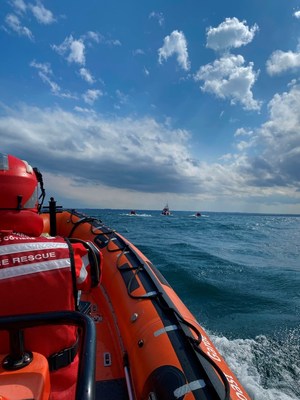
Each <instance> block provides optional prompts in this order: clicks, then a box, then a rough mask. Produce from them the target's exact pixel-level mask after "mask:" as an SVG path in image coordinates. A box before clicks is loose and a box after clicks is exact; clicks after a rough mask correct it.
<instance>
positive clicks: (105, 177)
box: [0, 68, 300, 212]
mask: <svg viewBox="0 0 300 400" xmlns="http://www.w3.org/2000/svg"><path fill="white" fill-rule="evenodd" d="M46 69H47V68H46ZM299 105H300V89H299V88H297V87H296V86H295V87H293V88H292V89H291V90H290V91H289V92H287V93H284V94H282V95H277V96H275V97H274V99H273V101H272V102H271V103H270V119H269V121H268V122H266V124H264V125H263V126H262V128H261V130H260V131H259V132H256V138H257V140H256V142H255V143H254V142H252V143H251V145H252V146H253V147H255V146H257V151H256V154H258V155H259V156H257V157H255V158H253V157H252V156H251V155H250V154H251V153H253V152H250V151H249V153H248V154H247V153H246V152H247V149H249V142H248V144H247V140H246V139H247V136H246V137H245V140H244V142H241V144H240V150H241V151H243V154H227V155H224V157H223V160H220V162H218V163H212V164H208V163H205V162H200V161H198V160H195V159H193V157H192V156H191V153H190V150H189V137H190V135H189V133H188V132H187V131H185V130H180V129H173V128H172V127H171V126H170V125H169V124H162V123H159V122H157V121H155V120H154V119H151V118H141V119H132V118H119V119H118V118H115V119H105V118H103V117H102V116H100V115H98V114H97V113H95V112H94V111H93V112H92V111H91V110H88V109H80V108H78V112H76V113H70V112H66V111H63V110H61V109H59V108H56V109H51V108H47V109H44V110H43V109H41V108H37V107H23V108H22V109H17V108H16V107H15V108H14V109H8V108H6V109H5V110H4V109H3V110H2V112H1V114H0V140H1V148H2V151H5V152H7V153H13V154H18V155H19V156H20V157H22V158H24V159H27V160H28V161H29V162H30V163H31V165H34V166H38V167H39V169H40V170H41V171H42V173H43V174H44V175H45V176H46V177H49V176H50V175H52V178H53V180H52V181H51V182H52V183H51V182H50V186H51V187H49V184H48V182H47V181H46V182H45V183H46V188H47V193H48V194H49V196H50V195H52V194H53V192H55V195H59V196H64V197H65V198H68V199H69V201H72V199H74V198H77V199H79V204H80V206H81V207H84V206H85V205H86V204H89V206H91V207H99V204H100V203H101V207H103V206H106V207H111V206H112V203H111V201H112V198H113V199H115V202H114V205H113V206H114V207H121V206H122V205H125V204H126V202H123V200H122V199H123V198H124V197H123V196H125V197H126V199H127V201H128V203H127V204H130V201H131V205H130V206H129V208H132V207H133V204H136V203H134V202H135V201H136V200H135V199H137V198H138V199H139V201H142V203H140V204H143V206H144V207H147V206H146V203H147V201H149V202H150V203H149V206H148V208H153V207H154V208H155V207H156V206H157V204H158V203H157V202H158V199H161V197H162V195H163V201H165V198H166V197H165V195H164V194H166V193H172V200H173V201H174V199H175V198H176V199H177V200H178V201H180V202H182V204H183V205H184V207H187V204H190V205H192V202H190V201H191V199H193V201H195V204H196V198H198V200H199V199H200V197H201V199H202V200H203V199H206V200H207V203H206V204H207V205H209V204H212V202H214V201H216V199H219V201H221V202H222V204H223V206H222V207H223V210H224V209H225V208H224V204H225V203H227V204H232V199H235V201H236V202H238V201H239V199H240V200H241V202H242V203H243V202H244V201H249V202H251V198H253V197H256V196H258V197H261V198H263V199H264V202H265V203H266V204H267V203H268V199H272V196H273V198H274V197H276V196H277V198H278V197H279V196H281V197H284V198H285V199H287V198H288V199H290V198H293V199H295V203H296V200H297V198H298V199H299V200H300V192H297V190H298V191H299V182H300V179H299V173H300V172H299V171H300V167H299V160H300V157H299V149H300V144H299V133H298V126H299V122H300V121H299V118H300V117H299V116H300V113H299ZM290 117H292V118H293V119H292V120H291V118H290ZM240 133H242V132H240ZM252 138H253V137H252ZM252 138H250V137H249V139H252ZM36 149H38V151H37V150H36ZM258 150H260V151H258ZM120 171H121V173H120ZM162 171H163V173H162ZM100 172H103V173H100ZM58 175H59V177H58ZM60 182H61V183H62V184H60ZM99 196H100V197H99ZM99 199H101V202H100V203H99V201H100V200H99ZM243 199H244V200H243ZM159 201H161V200H159ZM150 204H151V206H150ZM198 204H199V202H198ZM201 204H203V202H202V203H201ZM236 204H237V203H236ZM135 207H136V206H135ZM235 207H236V205H235ZM295 207H296V206H295ZM191 208H193V207H192V206H191ZM236 210H237V208H235V211H236ZM268 210H269V212H270V208H269V209H268ZM277 210H278V208H277ZM295 210H296V208H295ZM252 211H253V208H252Z"/></svg>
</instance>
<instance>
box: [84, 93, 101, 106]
mask: <svg viewBox="0 0 300 400" xmlns="http://www.w3.org/2000/svg"><path fill="white" fill-rule="evenodd" d="M102 95H103V93H102V92H101V90H98V89H89V90H87V91H86V92H85V93H84V94H83V95H82V97H83V100H84V101H85V102H86V103H87V104H90V105H93V104H94V102H95V101H96V100H97V99H98V98H99V97H100V96H102Z"/></svg>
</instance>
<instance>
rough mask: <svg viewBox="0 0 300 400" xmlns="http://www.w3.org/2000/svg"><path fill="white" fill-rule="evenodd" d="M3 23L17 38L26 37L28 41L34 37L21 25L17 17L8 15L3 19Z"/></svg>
mask: <svg viewBox="0 0 300 400" xmlns="http://www.w3.org/2000/svg"><path fill="white" fill-rule="evenodd" d="M5 23H6V25H7V26H8V28H9V29H11V30H12V31H14V32H16V33H17V34H18V35H19V36H26V37H27V38H28V39H30V40H33V39H34V36H33V34H32V32H31V31H30V29H28V28H27V27H26V26H23V25H22V24H21V21H20V19H19V17H17V16H16V15H15V14H8V15H7V16H6V18H5Z"/></svg>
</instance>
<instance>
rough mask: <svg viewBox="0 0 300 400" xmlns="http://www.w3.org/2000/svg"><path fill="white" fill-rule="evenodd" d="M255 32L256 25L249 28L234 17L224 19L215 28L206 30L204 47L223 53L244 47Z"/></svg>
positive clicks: (244, 22) (250, 40)
mask: <svg viewBox="0 0 300 400" xmlns="http://www.w3.org/2000/svg"><path fill="white" fill-rule="evenodd" d="M257 31H258V26H257V25H256V24H255V25H253V26H252V27H251V28H249V27H248V26H247V25H246V21H239V20H238V19H237V18H235V17H234V18H226V19H225V21H224V22H222V23H221V24H220V25H219V26H218V27H217V28H212V27H210V28H208V30H207V44H206V47H209V48H211V49H213V50H215V51H223V50H229V49H231V48H238V47H241V46H245V45H247V44H248V43H250V42H252V40H253V38H254V35H255V33H256V32H257Z"/></svg>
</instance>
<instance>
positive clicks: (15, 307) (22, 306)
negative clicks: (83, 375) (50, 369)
mask: <svg viewBox="0 0 300 400" xmlns="http://www.w3.org/2000/svg"><path fill="white" fill-rule="evenodd" d="M72 253H73V251H71V252H70V249H69V244H68V243H67V242H66V241H65V240H64V239H63V238H60V237H57V238H53V237H49V238H46V237H38V238H35V237H28V236H26V235H23V234H16V233H10V232H4V231H3V232H0V315H1V316H7V315H17V314H25V313H38V312H48V311H63V310H74V309H75V296H74V295H75V293H74V291H75V288H76V284H74V283H73V282H74V279H75V276H76V275H77V273H76V271H75V265H74V261H73V259H72V258H73V256H72ZM79 261H80V260H79ZM81 268H82V261H80V267H79V268H78V270H81ZM72 269H73V272H72ZM83 273H84V272H83ZM75 341H76V328H75V327H72V326H62V325H58V326H44V327H38V328H30V329H28V330H26V331H25V348H26V349H29V350H31V351H36V352H40V353H42V354H44V355H45V356H46V357H48V356H49V355H51V354H53V353H55V352H59V351H61V350H62V349H65V348H68V347H70V346H72V345H73V344H74V343H75ZM8 349H9V345H8V334H7V333H6V332H0V352H1V353H7V352H8Z"/></svg>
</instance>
